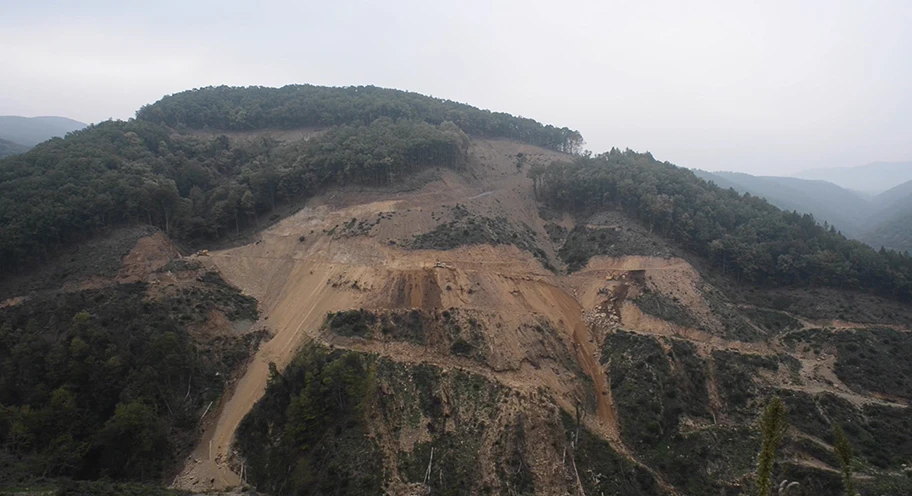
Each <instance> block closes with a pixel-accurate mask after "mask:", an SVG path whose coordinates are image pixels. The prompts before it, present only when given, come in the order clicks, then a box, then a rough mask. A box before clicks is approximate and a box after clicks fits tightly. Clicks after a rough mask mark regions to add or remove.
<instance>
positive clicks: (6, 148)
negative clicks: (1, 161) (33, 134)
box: [0, 138, 29, 158]
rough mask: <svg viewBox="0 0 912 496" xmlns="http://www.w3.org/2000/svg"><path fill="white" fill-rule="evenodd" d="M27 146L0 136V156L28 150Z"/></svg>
mask: <svg viewBox="0 0 912 496" xmlns="http://www.w3.org/2000/svg"><path fill="white" fill-rule="evenodd" d="M28 149H29V147H27V146H25V145H20V144H19V143H13V142H12V141H8V140H5V139H2V138H0V158H4V157H9V156H10V155H17V154H19V153H24V152H26V151H28Z"/></svg>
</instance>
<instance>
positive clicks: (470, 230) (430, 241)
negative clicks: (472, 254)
mask: <svg viewBox="0 0 912 496" xmlns="http://www.w3.org/2000/svg"><path fill="white" fill-rule="evenodd" d="M454 216H455V217H456V218H455V219H454V220H452V221H450V222H446V223H443V224H440V225H438V226H437V227H435V228H434V229H433V230H432V231H430V232H427V233H424V234H419V235H417V236H415V237H414V238H413V239H412V240H411V241H410V242H409V243H408V246H409V247H410V248H412V249H415V250H452V249H454V248H459V247H460V246H468V245H480V244H489V245H514V246H516V247H517V248H519V249H521V250H524V251H528V252H529V253H531V254H532V255H533V256H535V258H537V259H538V260H539V261H541V262H542V264H543V265H544V266H545V267H546V268H551V265H550V263H549V262H548V255H547V254H546V253H545V251H544V250H542V249H541V248H540V247H539V242H538V239H537V237H536V234H535V231H533V230H532V228H530V227H529V226H527V225H525V224H523V225H521V226H514V225H513V224H512V223H510V222H509V221H508V220H507V219H506V218H504V217H495V218H491V217H483V216H475V215H470V214H468V213H464V211H462V212H461V211H460V210H456V212H455V215H454Z"/></svg>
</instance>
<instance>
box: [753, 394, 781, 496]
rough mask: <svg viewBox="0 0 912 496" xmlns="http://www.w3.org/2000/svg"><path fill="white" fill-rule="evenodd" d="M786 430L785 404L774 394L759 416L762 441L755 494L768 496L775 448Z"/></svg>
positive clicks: (771, 483)
mask: <svg viewBox="0 0 912 496" xmlns="http://www.w3.org/2000/svg"><path fill="white" fill-rule="evenodd" d="M787 430H788V418H787V416H786V411H785V404H783V403H782V399H780V398H779V397H778V396H774V397H773V398H772V399H771V400H770V401H769V403H767V405H766V408H765V409H764V410H763V415H762V416H761V417H760V432H761V435H762V436H763V441H762V444H761V446H760V454H759V456H758V457H757V496H770V494H771V492H772V488H773V480H772V476H773V466H774V464H775V462H776V449H777V448H778V447H779V443H780V442H781V441H782V438H783V437H784V436H785V433H786V431H787Z"/></svg>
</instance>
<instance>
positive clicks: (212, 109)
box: [136, 85, 583, 153]
mask: <svg viewBox="0 0 912 496" xmlns="http://www.w3.org/2000/svg"><path fill="white" fill-rule="evenodd" d="M136 117H137V119H140V120H144V121H149V122H154V123H157V124H164V125H167V126H170V127H173V128H178V129H179V128H181V127H188V128H192V129H218V130H236V131H248V130H254V129H265V128H280V129H293V128H301V127H327V126H338V125H342V124H355V123H360V124H369V123H371V122H373V121H374V120H376V119H378V118H381V117H388V118H390V119H393V120H396V121H398V120H403V119H404V120H416V121H424V122H427V123H429V124H433V125H439V124H442V123H444V122H452V123H454V124H456V125H457V126H458V127H459V128H460V129H462V130H463V131H464V132H465V133H466V134H470V135H475V136H482V137H488V138H508V139H513V140H517V141H522V142H524V143H529V144H533V145H538V146H541V147H544V148H549V149H551V150H557V151H562V152H566V153H579V152H580V151H582V146H583V137H582V135H580V133H579V132H578V131H574V130H572V129H568V128H566V127H564V128H557V127H554V126H551V125H547V126H545V125H542V124H540V123H538V122H536V121H534V120H532V119H525V118H522V117H514V116H512V115H510V114H506V113H503V112H491V111H489V110H481V109H478V108H476V107H472V106H470V105H466V104H463V103H457V102H453V101H450V100H443V99H439V98H433V97H429V96H424V95H420V94H418V93H411V92H407V91H400V90H393V89H386V88H378V87H375V86H352V87H346V88H331V87H323V86H311V85H290V86H285V87H282V88H266V87H247V88H241V87H229V86H219V87H208V88H200V89H196V90H190V91H184V92H182V93H177V94H174V95H170V96H166V97H164V98H162V99H161V100H159V101H158V102H156V103H154V104H151V105H146V106H144V107H143V108H142V109H140V110H139V112H137V114H136Z"/></svg>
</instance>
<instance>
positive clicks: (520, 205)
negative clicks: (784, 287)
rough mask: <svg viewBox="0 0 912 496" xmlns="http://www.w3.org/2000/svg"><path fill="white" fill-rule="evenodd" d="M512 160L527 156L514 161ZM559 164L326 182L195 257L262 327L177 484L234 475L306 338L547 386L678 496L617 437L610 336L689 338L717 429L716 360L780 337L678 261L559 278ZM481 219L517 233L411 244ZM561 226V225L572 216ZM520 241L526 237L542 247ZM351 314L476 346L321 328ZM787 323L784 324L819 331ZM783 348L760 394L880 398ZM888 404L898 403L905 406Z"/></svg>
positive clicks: (197, 485)
mask: <svg viewBox="0 0 912 496" xmlns="http://www.w3.org/2000/svg"><path fill="white" fill-rule="evenodd" d="M520 153H521V154H522V155H523V156H524V161H525V164H526V165H518V160H517V154H520ZM566 159H567V157H565V156H562V155H560V154H558V153H555V152H550V151H546V150H543V149H539V148H536V147H532V146H528V145H522V144H517V143H513V142H507V141H485V140H474V141H473V142H472V145H471V150H470V163H469V165H468V166H467V168H466V169H465V170H461V171H452V170H439V171H436V174H437V179H434V180H431V181H429V182H427V183H425V184H424V185H423V186H420V187H418V188H417V189H414V190H412V191H401V190H399V191H391V190H383V189H359V188H347V189H343V190H337V191H334V192H332V193H329V194H326V195H324V196H321V197H318V198H315V199H313V200H312V201H310V202H308V204H307V206H306V207H305V208H303V209H302V210H300V211H299V212H298V213H296V214H295V215H292V216H290V217H288V218H286V219H284V220H282V221H280V222H279V223H278V224H276V225H274V226H273V227H271V228H269V229H268V230H266V231H264V232H262V233H260V235H259V237H258V239H257V240H256V241H255V242H253V243H250V244H248V245H245V246H240V247H236V248H232V249H227V250H223V251H218V252H213V253H211V256H209V257H198V260H199V261H200V262H202V263H204V264H205V265H206V266H207V267H211V268H213V269H216V270H218V271H219V272H220V273H221V275H222V276H223V277H224V278H225V279H226V280H227V281H229V282H230V283H231V284H233V285H236V286H237V287H239V288H241V289H242V290H243V291H244V292H245V293H247V294H249V295H251V296H254V297H255V298H257V299H258V300H259V302H260V309H261V312H262V319H261V323H262V324H263V325H265V326H267V327H268V328H269V329H270V330H271V332H272V334H273V335H272V338H271V339H270V340H269V341H268V342H266V343H265V344H264V345H262V346H261V347H260V349H259V351H257V353H256V355H255V356H254V357H253V358H252V361H251V363H250V364H249V366H248V368H247V370H246V372H245V373H244V374H243V376H241V377H240V378H239V380H238V381H237V382H236V383H235V384H234V386H233V391H232V392H230V393H229V394H228V395H227V396H226V398H225V399H224V400H223V401H222V404H221V405H219V406H218V407H217V409H215V410H214V413H213V414H212V415H214V419H213V421H212V423H211V425H210V426H209V427H208V429H207V430H206V432H205V435H204V437H203V439H202V442H201V443H200V444H199V446H198V447H197V449H196V450H195V451H194V452H193V454H192V455H191V456H190V457H189V458H188V459H187V462H186V466H185V469H184V471H183V472H182V473H181V474H180V475H179V476H178V477H177V478H176V479H175V480H174V485H175V486H176V487H179V488H182V489H188V490H194V491H202V490H221V489H225V488H229V487H234V486H237V485H239V484H241V483H242V477H241V475H242V472H243V466H242V463H241V460H239V458H238V457H237V456H236V453H235V452H234V451H233V446H232V442H233V439H234V436H235V432H236V430H237V428H238V425H239V424H240V423H241V420H242V419H243V418H244V416H245V415H246V414H247V413H248V412H249V411H250V410H251V408H253V406H254V404H255V403H256V402H257V400H258V399H259V398H260V397H262V395H263V393H264V391H265V388H266V384H267V381H268V379H269V376H270V364H275V366H276V367H277V369H278V370H282V369H283V368H284V367H285V366H286V365H287V364H288V363H289V362H290V360H291V359H292V358H293V357H294V355H295V353H296V352H297V351H298V350H299V349H300V348H301V347H302V345H304V344H305V343H307V342H310V341H317V342H319V343H324V344H327V345H331V346H333V347H336V348H345V349H351V350H356V351H363V352H368V353H372V354H376V355H378V356H381V357H383V358H385V359H388V360H391V361H393V362H397V363H404V364H418V363H427V364H431V365H434V366H437V367H440V368H441V369H443V370H452V369H458V370H463V371H468V372H471V373H474V374H478V375H481V376H484V377H485V378H487V379H488V380H490V381H492V382H494V383H497V384H501V385H503V386H506V387H508V388H511V389H513V390H515V391H518V392H522V393H524V394H532V393H533V392H536V391H543V392H544V393H546V394H547V395H548V396H549V397H550V398H552V399H553V401H554V402H555V404H557V405H558V406H559V407H560V408H561V409H563V410H564V411H567V412H573V411H574V410H575V409H576V408H577V407H581V408H582V409H583V411H584V412H585V415H584V418H583V422H584V423H585V425H586V427H587V428H589V429H590V430H592V431H593V432H595V433H597V434H598V435H599V436H600V437H601V438H603V439H604V440H606V441H608V442H609V443H610V446H611V447H612V448H613V449H614V450H615V451H616V452H618V453H620V454H622V455H624V456H626V457H628V458H629V459H630V460H632V461H633V462H634V463H635V464H638V465H640V466H642V467H646V468H647V469H648V470H649V471H650V473H652V474H653V475H654V476H655V477H656V480H657V481H658V483H659V484H660V486H661V487H662V488H663V490H664V491H665V492H666V493H669V494H674V493H677V492H678V490H677V489H676V487H678V486H674V485H673V484H672V483H670V482H669V481H667V480H666V476H665V475H664V473H660V472H658V471H655V470H653V469H652V468H650V467H653V466H654V465H653V464H652V463H651V461H650V459H649V457H650V456H652V455H651V453H652V452H651V451H649V450H647V449H645V448H640V447H639V445H637V446H632V445H631V441H630V440H629V439H627V436H625V434H624V432H625V419H624V418H623V415H624V413H623V412H619V407H618V405H617V404H616V398H615V394H616V391H617V392H624V391H625V390H623V389H619V388H618V386H617V384H614V383H613V378H612V374H611V371H612V370H613V368H612V363H613V362H612V361H611V359H610V357H611V353H610V350H608V349H607V348H606V346H607V345H606V342H607V341H606V339H607V338H608V337H609V336H612V335H614V334H616V333H618V332H620V331H621V330H624V331H627V332H632V333H635V334H638V335H643V336H646V337H647V338H648V339H650V340H655V341H656V342H657V343H659V345H660V346H661V347H663V349H666V350H667V351H668V352H669V353H671V351H672V350H673V349H675V346H677V345H676V344H675V343H678V342H685V343H689V344H687V346H691V345H692V346H693V347H694V349H695V350H696V354H697V356H698V357H700V359H701V360H705V361H706V362H707V363H708V364H709V365H707V366H708V367H709V368H708V371H707V374H706V380H705V383H704V384H701V385H700V387H702V388H703V389H704V390H705V391H707V394H708V398H709V399H710V402H711V404H712V411H711V412H710V413H711V414H712V416H711V417H707V418H706V419H703V420H699V419H698V420H694V421H693V422H695V423H692V425H699V424H700V423H701V422H702V423H703V425H704V427H710V426H713V425H714V424H716V422H719V424H720V425H727V424H725V422H727V420H726V419H731V418H733V414H731V413H730V412H729V410H728V409H727V407H725V406H724V405H723V403H725V402H726V401H727V400H726V398H727V397H725V387H724V386H725V385H724V384H721V385H720V384H717V383H716V381H717V379H716V378H715V374H714V370H715V368H714V367H715V366H714V365H713V363H714V362H713V357H714V356H715V355H714V354H715V353H717V352H719V351H720V350H724V351H726V352H732V353H736V354H738V356H741V355H742V354H744V355H749V356H758V357H770V356H778V354H779V353H781V352H782V350H783V346H782V344H781V343H780V341H779V338H778V337H777V338H769V337H768V336H769V334H770V333H769V332H766V331H764V329H762V328H761V327H760V326H759V325H758V324H757V323H756V322H755V321H753V320H749V319H746V318H743V317H742V316H741V314H740V313H738V312H739V310H738V309H737V308H736V306H735V305H732V304H730V303H729V302H727V301H726V300H725V299H724V295H718V294H716V292H714V290H713V289H712V287H711V286H710V285H709V284H708V283H706V281H704V280H702V278H701V277H700V275H699V274H698V273H697V271H696V270H695V269H694V268H693V267H692V266H691V265H690V264H688V263H687V262H685V261H684V260H681V259H678V258H665V257H644V256H635V257H633V256H630V257H620V258H607V257H595V258H592V259H591V260H590V261H589V264H588V265H587V266H586V267H585V268H584V269H583V270H580V271H578V272H576V273H573V274H572V275H562V271H561V270H560V269H561V268H562V267H563V264H562V262H561V261H560V260H559V259H558V258H557V252H558V250H557V248H558V247H557V246H556V245H555V244H554V241H553V240H552V239H551V237H549V235H548V232H547V231H546V228H545V226H546V224H548V222H547V221H545V220H544V219H542V217H541V216H540V215H539V210H538V204H537V203H536V201H535V195H534V191H533V185H532V181H531V180H530V179H528V178H527V177H526V175H525V169H524V167H528V164H534V163H536V162H538V163H549V162H551V161H553V160H566ZM484 219H501V220H498V221H496V222H493V223H492V222H489V223H488V224H485V225H487V226H492V225H493V226H501V228H503V229H509V230H512V231H513V233H514V234H511V235H510V236H512V238H513V239H516V240H518V241H516V243H515V245H514V244H509V243H502V242H500V241H498V242H497V243H496V244H494V245H491V244H476V245H467V246H459V247H455V248H453V249H449V250H430V249H422V250H415V249H411V248H410V245H411V244H412V241H413V240H414V239H415V236H418V235H422V234H425V233H429V232H433V231H434V230H438V229H460V230H462V229H464V230H465V231H464V232H465V233H466V235H468V233H469V231H470V229H471V228H472V226H473V225H477V224H479V223H480V224H483V223H485V222H487V221H485V220H484ZM559 222H560V223H561V224H562V225H565V227H572V220H570V219H560V220H559ZM448 226H456V227H448ZM597 227H598V226H595V227H594V228H597ZM460 232H462V231H457V232H456V233H455V238H458V237H459V235H460ZM445 234H447V240H448V241H447V242H451V241H452V239H454V236H452V234H454V233H445ZM522 239H533V240H534V241H535V243H536V247H538V248H540V250H541V253H534V252H533V250H530V249H529V247H528V244H523V242H520V241H519V240H522ZM521 248H524V249H521ZM542 253H543V254H544V255H542ZM545 264H550V265H551V266H553V267H557V268H558V270H556V271H552V270H548V269H546V268H545ZM641 307H642V308H641ZM653 307H654V308H656V309H657V310H650V311H651V312H652V313H653V314H657V313H658V314H660V315H658V316H657V315H651V314H650V313H647V312H646V311H644V308H653ZM358 308H364V309H369V310H372V311H381V312H382V311H393V310H406V309H419V310H421V311H424V312H429V313H440V312H444V311H447V310H453V309H455V310H458V311H461V312H467V314H468V315H471V316H472V319H473V321H474V322H477V323H478V329H479V332H480V333H481V334H482V335H481V337H480V338H479V339H480V340H479V343H483V350H482V352H479V353H478V354H477V355H474V356H471V357H465V356H456V355H454V354H453V353H451V351H450V348H449V347H448V346H449V345H450V343H444V344H441V343H436V344H435V343H434V342H426V343H413V342H407V341H403V340H397V339H394V338H364V337H347V336H339V335H337V334H334V333H332V332H328V331H327V330H326V328H324V327H323V322H324V319H325V318H326V315H327V313H329V312H335V311H341V310H348V309H358ZM669 312H671V313H669ZM674 312H677V313H674ZM796 322H798V327H796V328H795V330H798V329H806V328H808V327H812V326H813V325H815V324H813V323H811V322H808V321H798V320H796ZM473 326H474V325H473ZM536 326H537V328H538V329H553V330H554V338H553V341H552V340H551V338H549V337H547V336H545V334H547V333H546V332H545V331H534V332H533V331H530V329H534V328H536ZM543 333H544V334H543ZM543 336H545V337H543ZM755 336H767V337H764V338H755ZM792 353H793V354H794V355H795V357H796V362H797V363H798V364H799V365H798V372H799V373H795V374H790V373H787V372H786V371H785V369H780V372H778V373H770V374H767V375H765V376H764V378H763V383H764V384H765V385H764V386H763V387H777V388H779V387H787V388H788V389H789V390H793V391H798V392H805V393H810V394H820V393H827V394H831V395H833V396H834V397H837V398H845V399H847V400H849V401H851V402H852V403H854V404H866V403H865V402H871V403H877V404H884V403H885V401H884V400H877V399H875V398H873V396H870V395H866V394H865V393H864V392H859V391H858V390H857V388H856V389H855V390H853V389H852V388H850V387H848V386H846V385H845V384H842V383H841V382H840V381H838V380H834V378H835V374H834V373H833V372H832V371H833V362H832V360H828V359H824V358H818V357H817V356H816V355H813V354H809V353H812V352H809V351H807V350H804V349H801V350H793V351H792ZM606 357H607V358H606ZM615 365H616V362H615ZM809 368H812V369H811V370H809ZM720 391H721V392H720ZM886 403H889V406H891V407H896V408H902V409H905V408H906V407H907V406H908V405H907V403H906V402H904V401H901V400H891V401H890V402H886ZM709 418H711V419H712V420H707V419H709ZM739 422H742V421H741V420H732V421H731V424H730V425H732V426H734V425H736V424H738V423H739ZM627 425H629V421H628V424H627ZM376 428H377V429H382V428H383V426H376ZM416 435H417V436H421V434H420V433H417V434H416ZM403 449H407V448H403ZM540 478H542V480H544V478H545V476H544V475H541V476H540ZM400 482H401V481H400ZM395 487H399V489H398V490H396V491H394V492H401V493H403V494H404V493H407V492H408V491H411V490H413V489H414V488H411V489H409V488H410V487H411V486H408V485H400V486H395ZM580 487H581V486H580ZM559 492H560V491H557V490H555V493H559Z"/></svg>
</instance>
